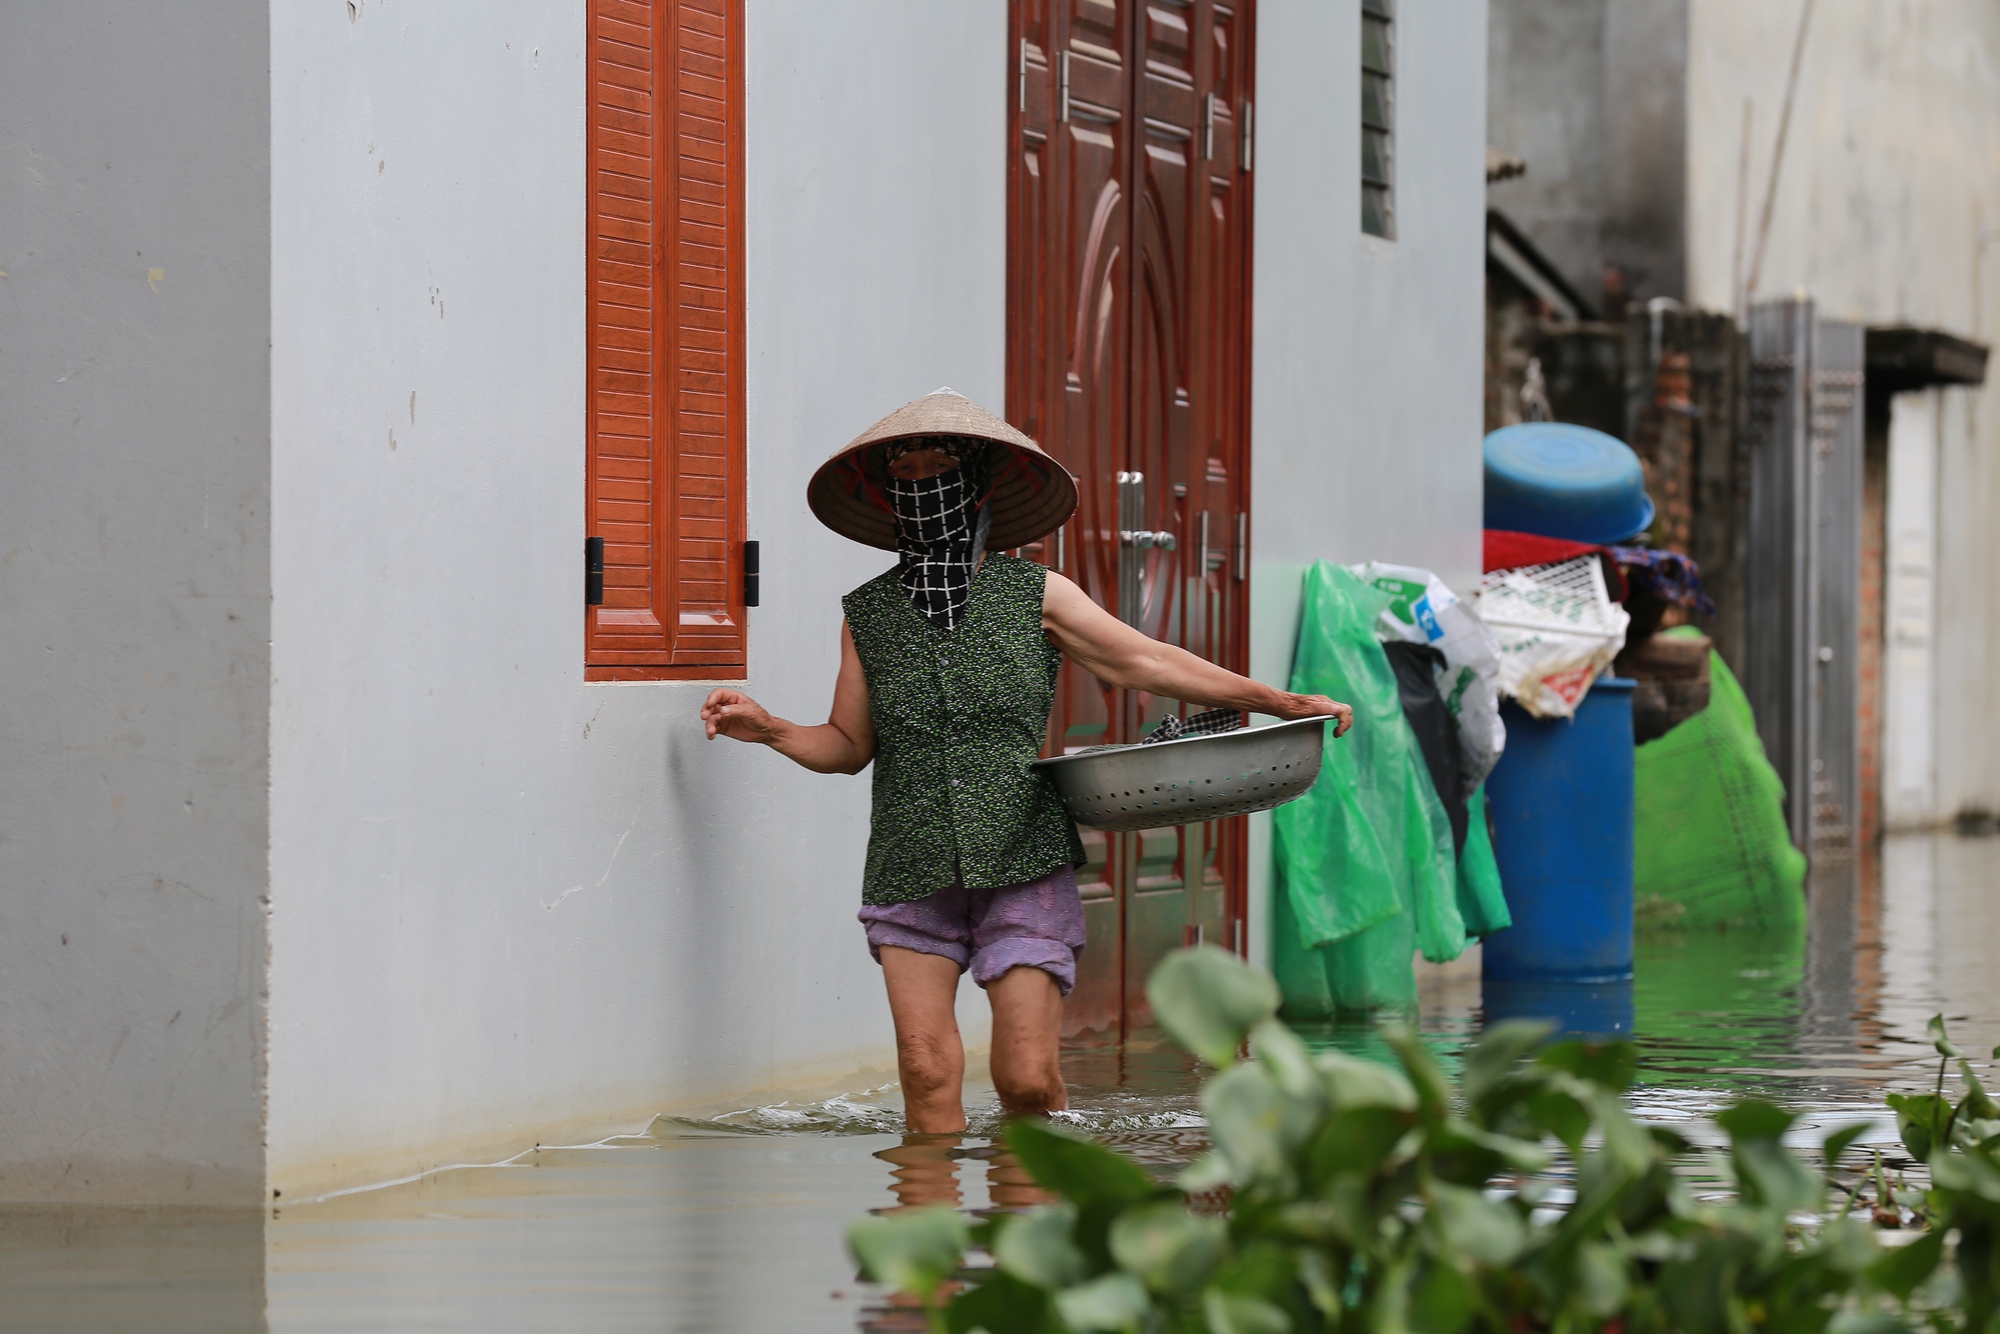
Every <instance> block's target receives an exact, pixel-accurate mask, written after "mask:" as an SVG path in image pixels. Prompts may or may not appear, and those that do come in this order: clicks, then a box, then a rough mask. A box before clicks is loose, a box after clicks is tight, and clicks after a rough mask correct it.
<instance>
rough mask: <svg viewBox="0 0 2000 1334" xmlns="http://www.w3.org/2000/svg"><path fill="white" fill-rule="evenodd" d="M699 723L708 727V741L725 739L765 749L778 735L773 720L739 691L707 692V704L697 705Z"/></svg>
mask: <svg viewBox="0 0 2000 1334" xmlns="http://www.w3.org/2000/svg"><path fill="white" fill-rule="evenodd" d="M701 720H702V722H703V723H704V724H706V725H707V727H708V739H709V740H710V741H713V740H715V738H716V737H718V736H726V737H730V738H732V739H734V740H737V741H755V742H761V743H762V744H764V745H767V746H768V745H770V744H771V743H772V742H773V741H775V740H776V739H777V736H778V726H777V720H776V719H774V718H773V717H771V715H770V714H768V713H766V712H765V711H764V706H763V705H761V704H759V703H758V702H757V701H756V700H754V699H751V698H750V697H749V696H748V695H746V694H744V693H743V692H742V691H740V690H729V689H726V688H725V689H720V690H711V691H709V692H708V699H707V701H706V702H704V703H703V704H702V706H701Z"/></svg>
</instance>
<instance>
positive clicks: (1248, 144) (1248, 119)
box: [1241, 99, 1257, 171]
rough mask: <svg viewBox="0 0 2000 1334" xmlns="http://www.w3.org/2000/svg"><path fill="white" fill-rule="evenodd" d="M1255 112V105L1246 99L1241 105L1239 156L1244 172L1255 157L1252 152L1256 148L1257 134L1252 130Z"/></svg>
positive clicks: (1254, 122)
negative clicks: (1241, 141)
mask: <svg viewBox="0 0 2000 1334" xmlns="http://www.w3.org/2000/svg"><path fill="white" fill-rule="evenodd" d="M1256 112H1257V108H1256V106H1255V104H1253V103H1251V102H1250V101H1248V100H1247V99H1246V100H1245V101H1244V103H1243V151H1242V154H1241V165H1242V167H1243V170H1245V171H1249V170H1250V167H1251V159H1252V158H1253V157H1254V156H1255V151H1254V150H1255V149H1256V146H1257V132H1256V130H1255V128H1254V126H1255V124H1256V121H1255V119H1254V117H1255V115H1256Z"/></svg>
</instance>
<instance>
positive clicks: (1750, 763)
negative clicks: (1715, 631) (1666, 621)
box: [1632, 631, 1806, 931]
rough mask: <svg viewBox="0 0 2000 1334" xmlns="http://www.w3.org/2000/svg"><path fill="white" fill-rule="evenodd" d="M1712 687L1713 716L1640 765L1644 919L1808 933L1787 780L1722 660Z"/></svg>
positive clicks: (1636, 773)
mask: <svg viewBox="0 0 2000 1334" xmlns="http://www.w3.org/2000/svg"><path fill="white" fill-rule="evenodd" d="M1668 633H1669V634H1672V633H1674V632H1673V631H1668ZM1691 633H1698V632H1691ZM1709 682H1710V684H1709V701H1708V707H1707V708H1706V709H1703V710H1702V711H1701V712H1700V713H1697V714H1696V715H1695V716H1694V717H1692V718H1689V719H1688V720H1687V721H1686V722H1683V723H1681V724H1679V725H1678V726H1676V727H1674V728H1673V730H1671V731H1669V732H1668V733H1667V734H1666V735H1665V736H1663V737H1660V738H1659V739H1657V740H1654V741H1648V742H1647V743H1646V744H1645V745H1643V746H1641V747H1639V749H1638V751H1637V752H1636V753H1635V754H1634V756H1633V773H1632V779H1633V806H1634V810H1635V819H1634V827H1633V831H1632V833H1633V839H1632V849H1633V865H1634V867H1635V874H1634V876H1633V891H1634V893H1635V895H1636V896H1637V900H1638V911H1639V916H1640V919H1641V920H1642V921H1648V922H1653V923H1657V924H1659V925H1663V926H1682V927H1688V928H1712V927H1723V928H1745V927H1751V928H1764V929H1775V930H1784V931H1803V930H1804V929H1805V914H1806V901H1805V894H1804V892H1803V885H1804V883H1805V874H1806V859H1805V856H1804V854H1803V853H1801V852H1799V850H1798V849H1796V848H1794V847H1793V846H1792V840H1791V833H1790V831H1789V830H1788V829H1787V828H1786V827H1785V785H1784V781H1783V780H1782V779H1780V778H1779V777H1778V771H1777V770H1776V769H1773V768H1772V767H1771V763H1770V761H1769V760H1767V759H1766V758H1765V756H1764V747H1763V744H1762V743H1761V742H1760V741H1759V740H1758V739H1757V724H1756V721H1755V719H1753V718H1752V717H1751V714H1750V701H1749V700H1748V699H1746V698H1745V697H1744V694H1743V687H1741V686H1740V685H1738V684H1737V683H1736V678H1735V677H1734V676H1732V675H1730V672H1729V668H1728V666H1727V665H1726V664H1725V663H1724V662H1723V661H1722V655H1721V654H1719V653H1714V652H1711V653H1710V654H1709Z"/></svg>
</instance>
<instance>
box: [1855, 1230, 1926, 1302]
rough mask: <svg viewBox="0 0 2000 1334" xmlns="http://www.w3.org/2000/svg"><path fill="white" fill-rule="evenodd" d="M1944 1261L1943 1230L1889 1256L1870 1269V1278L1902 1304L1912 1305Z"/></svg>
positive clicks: (1899, 1247) (1885, 1254) (1923, 1237)
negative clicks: (1920, 1287)
mask: <svg viewBox="0 0 2000 1334" xmlns="http://www.w3.org/2000/svg"><path fill="white" fill-rule="evenodd" d="M1943 1259H1944V1232H1943V1230H1942V1229H1939V1230H1938V1231H1935V1232H1926V1233H1925V1234H1924V1235H1923V1236H1921V1237H1919V1238H1918V1239H1917V1240H1915V1241H1913V1242H1911V1243H1910V1244H1909V1245H1907V1246H1898V1247H1896V1248H1895V1249H1894V1250H1891V1251H1887V1252H1885V1253H1884V1254H1883V1256H1882V1258H1881V1259H1879V1260H1877V1261H1876V1262H1875V1263H1874V1264H1872V1265H1870V1266H1869V1267H1868V1277H1869V1278H1870V1279H1872V1280H1873V1281H1874V1283H1875V1286H1877V1287H1879V1288H1881V1289H1882V1290H1883V1291H1884V1292H1887V1293H1889V1294H1891V1295H1892V1296H1894V1297H1895V1298H1896V1299H1897V1300H1898V1301H1908V1300H1909V1299H1910V1294H1911V1293H1913V1292H1915V1291H1916V1290H1917V1285H1918V1284H1920V1283H1922V1282H1923V1281H1924V1280H1925V1279H1927V1278H1929V1277H1930V1276H1931V1274H1932V1273H1933V1272H1934V1271H1935V1270H1936V1269H1937V1267H1938V1263H1939V1262H1940V1261H1941V1260H1943Z"/></svg>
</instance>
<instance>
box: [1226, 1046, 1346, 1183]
mask: <svg viewBox="0 0 2000 1334" xmlns="http://www.w3.org/2000/svg"><path fill="white" fill-rule="evenodd" d="M1201 1110H1202V1114H1203V1115H1204V1116H1206V1117H1207V1118H1208V1133H1209V1138H1210V1139H1211V1140H1213V1141H1214V1143H1215V1147H1216V1149H1217V1150H1218V1151H1219V1152H1220V1153H1221V1154H1222V1155H1223V1157H1225V1158H1227V1159H1228V1160H1229V1165H1230V1167H1231V1168H1233V1169H1234V1170H1235V1173H1236V1179H1237V1181H1239V1182H1243V1183H1249V1182H1252V1181H1271V1182H1277V1181H1286V1180H1289V1179H1290V1178H1291V1173H1292V1155H1293V1154H1294V1153H1295V1152H1297V1151H1298V1149H1299V1148H1300V1147H1301V1146H1303V1145H1304V1143H1305V1142H1306V1139H1307V1138H1308V1137H1309V1136H1310V1135H1311V1134H1312V1132H1313V1130H1314V1128H1315V1127H1316V1126H1317V1124H1318V1122H1319V1109H1318V1107H1316V1106H1315V1105H1314V1104H1313V1103H1312V1102H1309V1101H1307V1100H1306V1099H1303V1098H1295V1097H1293V1096H1292V1095H1291V1094H1289V1093H1286V1092H1285V1091H1284V1090H1283V1089H1282V1088H1280V1087H1278V1082H1277V1080H1275V1079H1273V1078H1272V1077H1271V1072H1270V1071H1269V1070H1267V1069H1265V1068H1264V1066H1263V1065H1262V1063H1253V1064H1249V1065H1238V1066H1235V1067H1233V1068H1231V1069H1228V1070H1224V1071H1223V1072H1222V1073H1220V1074H1218V1075H1216V1076H1215V1077H1214V1078H1213V1079H1211V1080H1209V1081H1208V1083H1207V1085H1206V1086H1204V1087H1203V1089H1202V1091H1201Z"/></svg>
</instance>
